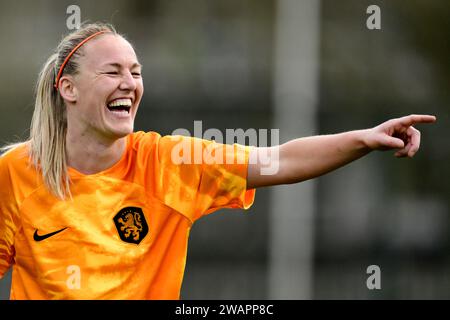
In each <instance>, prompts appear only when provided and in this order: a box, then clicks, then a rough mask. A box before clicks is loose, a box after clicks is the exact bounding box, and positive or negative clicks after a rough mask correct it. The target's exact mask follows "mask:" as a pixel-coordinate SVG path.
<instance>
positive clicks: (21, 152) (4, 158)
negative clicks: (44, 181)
mask: <svg viewBox="0 0 450 320" xmlns="http://www.w3.org/2000/svg"><path fill="white" fill-rule="evenodd" d="M28 165H29V143H28V142H22V143H17V144H14V145H11V146H9V147H7V148H5V149H3V150H2V152H1V155H0V170H1V171H4V170H5V169H6V168H8V167H11V166H14V167H20V166H28Z"/></svg>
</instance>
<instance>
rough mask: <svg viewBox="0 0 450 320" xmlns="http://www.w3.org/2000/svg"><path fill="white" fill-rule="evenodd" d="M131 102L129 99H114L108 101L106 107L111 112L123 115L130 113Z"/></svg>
mask: <svg viewBox="0 0 450 320" xmlns="http://www.w3.org/2000/svg"><path fill="white" fill-rule="evenodd" d="M131 104H132V102H131V99H116V100H114V101H112V102H110V103H108V105H107V106H106V107H107V108H108V110H109V111H111V112H113V113H116V114H120V115H124V114H129V113H130V110H131Z"/></svg>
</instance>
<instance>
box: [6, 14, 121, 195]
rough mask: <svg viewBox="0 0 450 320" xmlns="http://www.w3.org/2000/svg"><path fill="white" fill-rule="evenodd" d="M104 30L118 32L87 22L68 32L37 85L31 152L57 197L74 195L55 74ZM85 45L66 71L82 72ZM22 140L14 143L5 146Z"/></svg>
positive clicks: (33, 160) (45, 180) (31, 157)
mask: <svg viewBox="0 0 450 320" xmlns="http://www.w3.org/2000/svg"><path fill="white" fill-rule="evenodd" d="M100 31H108V32H111V33H113V34H117V32H116V31H115V29H114V27H113V26H112V25H110V24H104V23H91V24H85V25H82V26H81V27H80V29H78V30H75V31H73V32H71V33H70V34H68V35H67V36H65V37H64V38H63V39H62V40H61V42H60V43H59V45H58V47H57V48H56V50H55V52H54V53H53V54H52V55H51V56H50V57H49V58H48V60H47V61H46V62H45V63H44V66H43V67H42V69H41V72H40V73H39V77H38V80H37V85H36V100H35V105H34V113H33V118H32V120H31V127H30V137H29V140H27V141H26V142H29V155H30V159H31V162H32V163H33V164H34V166H35V167H36V169H38V170H40V171H41V173H42V177H43V180H44V183H45V185H46V186H47V188H48V189H49V190H50V191H51V192H52V193H53V194H54V195H56V196H57V197H59V198H61V199H65V198H66V196H67V195H69V196H70V179H69V174H68V172H67V156H66V132H67V117H66V106H65V103H64V100H63V98H62V97H61V95H60V94H59V92H58V91H57V90H56V89H55V87H54V84H55V78H56V76H57V74H58V71H59V69H60V67H61V65H62V64H63V62H64V60H65V59H66V57H67V56H68V55H69V53H70V52H71V51H72V50H73V49H74V48H75V47H76V46H77V45H78V44H79V43H81V42H82V41H83V40H84V39H86V38H87V37H89V36H91V35H93V34H94V33H97V32H100ZM81 55H82V47H81V48H80V49H78V50H77V51H76V52H75V53H74V54H73V55H72V57H71V58H70V59H69V61H68V62H67V64H66V65H65V67H64V71H63V75H65V74H69V75H75V74H77V72H78V68H79V65H78V63H77V62H78V58H79V57H80V56H81ZM17 145H19V144H17V143H16V144H11V145H9V146H6V147H4V148H3V149H4V150H7V149H11V148H14V147H15V146H17Z"/></svg>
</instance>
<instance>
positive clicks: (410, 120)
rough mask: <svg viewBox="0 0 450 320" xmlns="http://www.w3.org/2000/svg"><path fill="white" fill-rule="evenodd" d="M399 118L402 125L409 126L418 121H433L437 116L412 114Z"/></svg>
mask: <svg viewBox="0 0 450 320" xmlns="http://www.w3.org/2000/svg"><path fill="white" fill-rule="evenodd" d="M398 120H399V121H400V123H401V124H402V125H404V126H407V127H409V126H412V125H413V124H416V123H433V122H435V121H436V117H435V116H431V115H427V114H411V115H409V116H406V117H402V118H399V119H398Z"/></svg>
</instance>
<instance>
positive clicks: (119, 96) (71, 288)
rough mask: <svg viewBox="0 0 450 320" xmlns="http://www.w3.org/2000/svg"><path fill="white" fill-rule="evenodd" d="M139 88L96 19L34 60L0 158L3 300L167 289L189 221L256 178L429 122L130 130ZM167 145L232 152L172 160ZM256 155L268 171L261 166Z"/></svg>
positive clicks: (297, 174) (265, 182) (177, 283)
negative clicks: (31, 86)
mask: <svg viewBox="0 0 450 320" xmlns="http://www.w3.org/2000/svg"><path fill="white" fill-rule="evenodd" d="M143 91H144V88H143V82H142V77H141V65H140V64H139V61H138V59H137V57H136V54H135V52H134V50H133V47H132V46H131V45H130V43H129V42H128V41H127V40H126V39H125V38H124V37H122V36H121V35H119V34H117V33H116V31H115V30H114V29H113V27H111V26H109V25H104V24H90V25H85V26H83V27H82V28H81V29H79V30H76V31H74V32H73V33H71V34H69V35H68V36H67V37H65V38H64V39H63V40H62V41H61V43H60V44H59V46H58V48H57V50H56V52H55V53H54V54H53V55H52V56H51V57H50V58H49V59H48V61H47V62H46V63H45V65H44V67H43V69H42V71H41V73H40V75H39V79H38V83H37V95H36V103H35V111H34V115H33V120H32V123H31V133H30V138H29V140H28V141H26V142H24V143H20V144H16V145H14V146H10V147H9V148H8V149H9V150H8V151H7V152H6V153H5V154H4V155H3V156H2V157H1V158H0V181H1V185H2V188H1V189H0V199H1V201H0V276H3V274H4V273H5V272H6V271H7V270H8V269H9V267H11V266H13V274H12V288H11V294H10V295H11V298H12V299H178V298H179V294H180V288H181V283H182V279H183V273H184V267H185V262H186V252H187V240H188V236H189V231H190V229H191V226H192V224H193V223H194V222H195V221H196V220H197V219H199V218H200V217H202V216H203V215H206V214H208V213H211V212H213V211H215V210H217V209H219V208H245V209H247V208H249V207H250V206H251V205H252V203H253V200H254V196H255V188H257V187H261V186H270V185H276V184H286V183H295V182H300V181H303V180H306V179H310V178H314V177H317V176H319V175H322V174H324V173H326V172H329V171H331V170H333V169H336V168H338V167H340V166H342V165H345V164H346V163H349V162H351V161H353V160H355V159H357V158H359V157H362V156H364V155H365V154H367V153H369V152H370V151H371V150H376V149H378V150H387V149H397V152H396V156H398V157H405V156H408V157H412V156H413V155H414V154H415V153H416V152H417V150H418V148H419V144H420V135H419V131H417V130H416V129H415V128H413V125H414V124H416V123H425V122H434V121H435V117H433V116H427V115H411V116H407V117H403V118H399V119H392V120H389V121H387V122H385V123H383V124H381V125H379V126H377V127H375V128H372V129H367V130H358V131H351V132H345V133H341V134H336V135H326V136H316V137H308V138H302V139H296V140H292V141H289V142H287V143H285V144H283V145H280V146H274V147H270V148H256V147H254V148H250V147H245V146H241V145H237V144H235V145H233V146H227V145H221V144H216V143H214V142H210V141H205V140H200V139H195V138H187V137H170V136H166V137H161V136H160V135H159V134H157V133H155V132H148V133H144V132H133V123H134V118H135V116H136V112H137V109H138V106H139V102H140V100H141V98H142V94H143ZM180 143H181V144H183V145H188V146H192V148H186V149H183V151H182V152H190V151H189V150H194V149H195V146H198V145H200V147H201V148H202V150H209V151H212V153H213V154H222V153H223V156H224V157H228V158H229V157H231V158H232V159H233V162H228V161H226V163H221V162H220V161H217V162H214V163H211V162H204V161H200V163H198V162H197V161H195V162H194V163H177V162H176V161H173V150H175V149H176V148H177V147H179V146H180ZM186 150H188V151H186ZM266 153H267V154H269V155H271V157H270V158H269V160H270V161H271V162H272V163H271V165H270V167H272V168H273V167H276V168H278V170H277V171H276V172H275V173H274V174H271V175H265V174H262V173H261V172H262V171H261V169H262V165H263V163H262V161H260V159H262V156H266ZM201 154H203V153H201ZM239 159H243V161H234V160H239ZM266 160H267V159H266ZM264 165H265V166H267V165H268V164H267V162H264Z"/></svg>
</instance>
